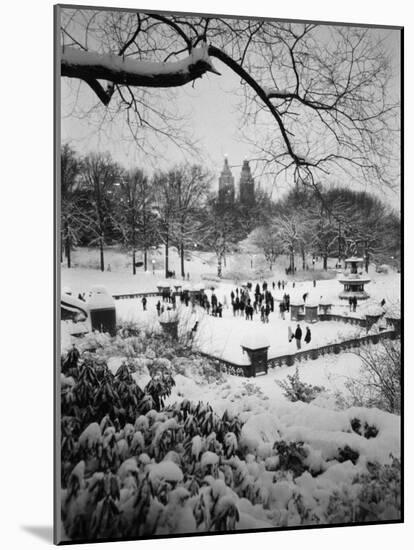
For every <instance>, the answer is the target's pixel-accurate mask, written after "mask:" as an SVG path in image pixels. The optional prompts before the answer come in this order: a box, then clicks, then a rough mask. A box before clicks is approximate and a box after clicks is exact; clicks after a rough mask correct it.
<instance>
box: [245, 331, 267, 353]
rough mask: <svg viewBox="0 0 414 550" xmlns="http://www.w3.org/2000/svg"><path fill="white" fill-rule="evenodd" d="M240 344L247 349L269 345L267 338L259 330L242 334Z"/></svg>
mask: <svg viewBox="0 0 414 550" xmlns="http://www.w3.org/2000/svg"><path fill="white" fill-rule="evenodd" d="M240 345H241V346H242V347H243V348H247V349H262V348H267V347H269V346H270V343H269V340H268V339H267V337H266V336H265V335H264V334H261V333H260V332H249V333H247V334H245V335H244V336H243V338H242V339H241V342H240Z"/></svg>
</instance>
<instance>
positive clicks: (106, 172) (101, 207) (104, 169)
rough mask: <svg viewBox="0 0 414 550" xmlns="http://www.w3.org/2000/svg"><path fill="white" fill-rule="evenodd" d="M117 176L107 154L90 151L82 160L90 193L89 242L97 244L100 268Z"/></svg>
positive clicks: (102, 266) (86, 184)
mask: <svg viewBox="0 0 414 550" xmlns="http://www.w3.org/2000/svg"><path fill="white" fill-rule="evenodd" d="M118 177H119V167H118V166H117V165H116V164H115V163H114V162H113V160H112V159H111V156H110V155H109V154H108V153H107V154H98V153H91V154H90V155H88V156H87V157H85V159H84V162H83V180H84V185H85V186H86V188H87V189H88V191H89V193H90V200H91V212H90V228H91V230H92V232H93V234H94V238H93V239H92V241H91V244H98V246H99V258H100V270H101V271H104V270H105V261H104V247H105V244H106V232H107V227H108V224H109V223H110V220H111V216H110V204H109V203H110V201H111V199H112V196H111V195H112V193H113V192H114V183H115V182H116V181H117V180H118Z"/></svg>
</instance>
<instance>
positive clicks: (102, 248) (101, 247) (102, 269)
mask: <svg viewBox="0 0 414 550" xmlns="http://www.w3.org/2000/svg"><path fill="white" fill-rule="evenodd" d="M99 255H100V263H101V271H105V261H104V243H103V237H101V238H100V239H99Z"/></svg>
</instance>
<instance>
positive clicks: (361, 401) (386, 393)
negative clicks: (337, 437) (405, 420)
mask: <svg viewBox="0 0 414 550" xmlns="http://www.w3.org/2000/svg"><path fill="white" fill-rule="evenodd" d="M354 353H355V354H356V355H358V357H359V358H360V360H361V363H362V367H361V370H360V373H359V375H358V377H356V378H351V377H349V378H348V379H347V380H346V382H345V388H346V394H345V395H342V396H341V400H342V407H350V406H357V407H377V408H378V409H382V410H384V411H388V412H391V413H395V414H400V411H401V341H400V340H389V339H384V340H382V341H381V342H379V343H378V344H377V345H368V346H364V347H361V348H359V349H357V350H356V351H355V352H354Z"/></svg>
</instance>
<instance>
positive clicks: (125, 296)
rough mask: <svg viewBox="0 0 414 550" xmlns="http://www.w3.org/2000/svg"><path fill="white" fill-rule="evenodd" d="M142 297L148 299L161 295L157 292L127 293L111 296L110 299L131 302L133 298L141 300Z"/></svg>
mask: <svg viewBox="0 0 414 550" xmlns="http://www.w3.org/2000/svg"><path fill="white" fill-rule="evenodd" d="M143 296H146V297H147V298H149V297H150V296H161V294H160V293H159V292H157V291H155V292H129V293H126V294H112V298H113V299H114V300H132V299H134V298H142V297H143Z"/></svg>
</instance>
